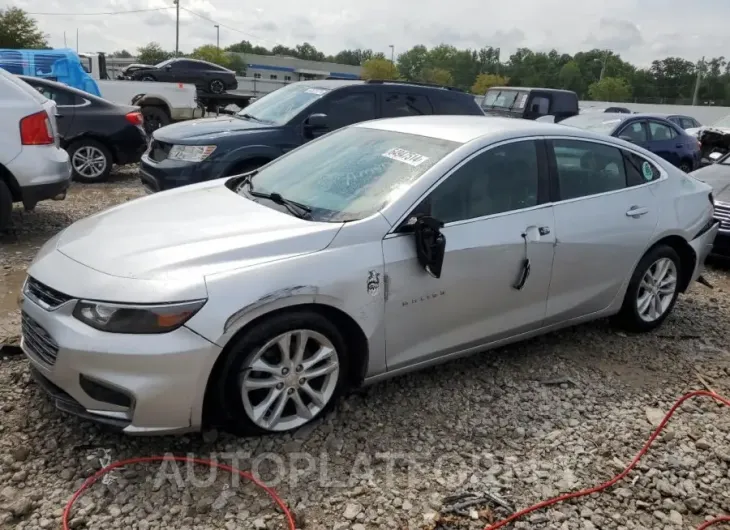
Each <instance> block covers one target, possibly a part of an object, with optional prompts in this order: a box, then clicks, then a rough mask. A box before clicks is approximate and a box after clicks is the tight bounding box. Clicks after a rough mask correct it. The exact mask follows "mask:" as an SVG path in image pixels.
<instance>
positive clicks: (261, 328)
mask: <svg viewBox="0 0 730 530" xmlns="http://www.w3.org/2000/svg"><path fill="white" fill-rule="evenodd" d="M301 332H305V333H306V334H307V335H308V338H307V340H306V341H305V345H306V348H307V350H306V351H305V353H304V357H303V359H304V360H303V362H302V363H300V365H299V368H297V366H296V365H294V364H291V363H288V362H284V364H285V365H286V366H284V368H281V369H280V366H281V364H279V363H281V361H282V359H284V357H283V356H282V354H281V349H280V348H279V346H278V345H277V343H276V341H277V340H278V339H279V338H280V337H282V336H283V335H285V334H288V333H292V335H294V336H295V337H299V336H301V335H299V333H301ZM290 344H291V345H292V351H294V350H295V347H296V345H298V344H299V339H298V338H294V339H292V340H291V341H290ZM322 347H327V348H332V353H331V355H330V356H329V357H326V358H322V360H321V361H320V362H314V360H313V359H314V353H313V352H315V351H322V349H321V348H322ZM318 348H320V349H319V350H318ZM262 356H265V357H266V362H268V363H269V365H270V366H271V367H273V366H276V375H271V374H269V373H267V372H261V371H253V370H252V369H251V366H252V364H253V363H254V362H255V361H256V360H258V359H259V358H260V357H262ZM348 361H349V357H348V351H347V343H346V342H345V340H344V338H343V336H342V334H341V332H340V331H339V330H338V329H337V328H336V327H335V326H334V324H333V323H332V322H330V321H329V320H328V319H327V318H325V317H324V316H322V315H320V314H319V313H316V312H313V311H294V312H286V313H280V314H278V315H275V316H272V317H271V318H269V319H267V320H265V321H263V322H261V323H260V324H256V325H255V327H254V328H253V329H251V330H250V331H249V332H247V333H245V334H244V335H243V336H241V337H239V338H237V339H235V342H233V344H232V345H231V347H230V348H227V353H226V354H225V358H224V359H223V361H222V363H221V365H220V368H219V369H218V370H217V371H216V374H217V375H216V376H215V377H213V378H211V382H210V384H211V385H214V386H213V388H212V390H213V391H214V392H215V394H214V397H215V399H214V400H213V403H214V406H215V410H213V411H211V412H212V413H213V416H214V417H216V418H217V419H218V421H217V422H216V423H218V424H219V425H220V426H221V427H222V428H224V429H225V430H227V431H229V432H231V433H233V434H236V435H240V436H247V435H259V434H272V433H284V432H290V431H293V430H296V429H298V428H300V427H302V426H304V425H307V424H309V423H311V422H312V421H314V420H315V419H316V418H319V417H322V416H323V415H324V414H326V413H327V411H328V410H330V409H331V408H332V407H333V406H334V404H335V402H336V401H337V398H338V397H339V396H340V395H341V394H342V392H343V391H344V389H345V386H346V381H347V374H348V369H349V362H348ZM307 362H310V363H313V364H311V365H310V366H306V365H307ZM335 366H336V368H334V367H335ZM302 367H304V368H303V369H302ZM318 367H319V368H318ZM285 368H286V370H285ZM314 368H318V371H319V370H323V369H324V368H327V369H330V370H331V371H330V372H329V373H327V374H325V375H320V376H315V377H314V378H312V379H311V382H312V384H311V386H309V385H310V381H308V380H307V377H306V376H307V374H308V373H313V372H312V370H313V369H314ZM292 370H293V371H292ZM242 372H245V374H246V375H244V376H243V377H241V375H240V374H241V373H242ZM302 377H304V381H303V380H302V379H301V378H302ZM244 384H248V385H252V386H257V388H249V390H248V391H245V390H244V389H245V387H244V386H243V385H244ZM263 385H266V388H260V387H262V386H263ZM274 385H278V386H274ZM305 385H306V387H307V388H308V389H310V390H311V389H314V390H315V391H319V394H320V397H321V398H322V400H321V402H319V403H317V402H316V401H315V400H313V399H312V398H311V397H310V396H311V394H310V393H309V391H308V390H307V389H306V388H305ZM289 396H292V397H289ZM280 399H283V400H284V402H283V404H282V403H281V401H280ZM294 399H299V401H300V404H301V405H304V407H301V408H299V409H297V406H296V404H295V402H294ZM267 400H269V401H270V403H269V405H268V407H265V408H263V409H262V413H261V416H260V417H258V418H256V417H254V411H255V409H256V408H259V407H261V406H262V404H264V402H265V401H267ZM277 405H280V406H283V412H281V416H280V421H279V422H278V423H275V422H273V421H272V422H271V423H269V424H268V425H267V421H269V420H272V416H273V412H274V410H275V408H276V406H277ZM301 410H307V411H309V412H307V413H306V414H302V415H299V414H298V411H301ZM266 413H268V417H267V415H266ZM292 413H293V414H292Z"/></svg>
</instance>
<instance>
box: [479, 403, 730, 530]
mask: <svg viewBox="0 0 730 530" xmlns="http://www.w3.org/2000/svg"><path fill="white" fill-rule="evenodd" d="M697 396H707V397H711V398H713V399H716V400H717V401H719V402H720V403H722V404H723V405H725V406H727V407H730V399H727V398H724V397H722V396H720V395H718V394H715V393H713V392H707V391H705V390H696V391H694V392H690V393H689V394H685V395H684V396H682V397H681V398H680V399H679V400H678V401H677V402H676V403H675V404H674V405H673V406H672V408H671V409H669V412H667V415H666V416H664V419H663V420H662V422H661V423H660V424H659V427H657V428H656V430H655V431H654V432H653V433H652V435H651V436H650V437H649V440H647V442H646V443H645V444H644V447H642V448H641V451H639V453H638V454H637V455H636V456H635V457H634V459H633V460H632V461H631V463H630V464H629V465H628V467H627V468H626V469H624V470H623V471H622V472H621V473H619V474H618V475H616V476H615V477H613V478H612V479H610V480H608V481H607V482H604V483H603V484H600V485H598V486H594V487H592V488H586V489H583V490H580V491H575V492H573V493H566V494H565V495H560V496H558V497H555V498H553V499H549V500H546V501H542V502H539V503H537V504H535V505H533V506H530V507H528V508H525V509H523V510H520V511H518V512H515V513H513V514H512V515H510V516H509V517H507V518H506V519H503V520H501V521H499V522H498V523H495V524H493V525H490V526H487V527H486V528H485V529H484V530H497V529H498V528H502V527H503V526H505V525H507V524H509V523H511V522H513V521H516V520H517V519H520V518H522V517H524V516H525V515H527V514H529V513H532V512H535V511H537V510H541V509H543V508H547V507H548V506H553V505H554V504H558V503H560V502H563V501H567V500H569V499H575V498H577V497H585V496H586V495H591V494H593V493H598V492H599V491H603V490H605V489H608V488H610V487H611V486H613V485H614V484H616V483H617V482H619V481H620V480H623V479H624V478H626V475H628V474H629V472H630V471H631V470H632V469H633V468H634V467H635V466H636V464H638V463H639V460H641V457H643V456H644V455H645V454H646V452H647V451H648V450H649V447H651V444H653V443H654V440H655V439H656V437H657V436H659V434H660V433H661V432H662V431H663V430H664V427H665V426H666V425H667V423H668V422H669V419H670V418H671V417H672V416H673V415H674V412H675V411H676V410H677V409H678V408H679V407H680V405H682V403H684V402H685V401H687V400H688V399H691V398H693V397H697ZM721 522H730V516H727V515H725V516H721V517H718V518H717V519H713V520H712V521H706V522H705V523H703V524H702V525H701V526H699V527H698V528H697V530H705V529H706V528H709V527H710V526H714V525H716V524H718V523H721Z"/></svg>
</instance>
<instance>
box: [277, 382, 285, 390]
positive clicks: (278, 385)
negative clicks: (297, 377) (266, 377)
mask: <svg viewBox="0 0 730 530" xmlns="http://www.w3.org/2000/svg"><path fill="white" fill-rule="evenodd" d="M282 388H284V383H278V384H277V385H276V389H277V390H281V389H282Z"/></svg>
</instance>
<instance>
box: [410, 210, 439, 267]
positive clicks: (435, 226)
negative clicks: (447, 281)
mask: <svg viewBox="0 0 730 530" xmlns="http://www.w3.org/2000/svg"><path fill="white" fill-rule="evenodd" d="M443 226H444V223H442V222H441V221H439V220H438V219H435V218H433V217H430V216H427V215H423V216H420V217H418V219H416V222H415V224H414V226H413V235H414V237H415V240H416V255H417V257H418V262H419V263H420V264H421V266H422V267H423V268H424V270H425V271H426V272H427V273H428V274H430V275H431V276H432V277H433V278H440V277H441V268H442V267H443V264H444V254H445V251H446V237H445V236H444V235H443V234H442V233H441V228H442V227H443Z"/></svg>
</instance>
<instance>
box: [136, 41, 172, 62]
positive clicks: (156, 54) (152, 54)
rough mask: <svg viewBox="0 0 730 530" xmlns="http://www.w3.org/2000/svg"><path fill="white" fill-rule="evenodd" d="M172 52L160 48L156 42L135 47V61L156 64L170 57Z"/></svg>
mask: <svg viewBox="0 0 730 530" xmlns="http://www.w3.org/2000/svg"><path fill="white" fill-rule="evenodd" d="M173 55H174V53H172V52H167V51H165V50H163V49H162V46H160V45H159V44H158V43H156V42H150V43H149V44H147V45H146V46H142V47H141V48H137V61H139V62H140V63H142V64H157V63H161V62H162V61H164V60H165V59H169V58H170V57H172V56H173Z"/></svg>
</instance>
